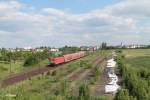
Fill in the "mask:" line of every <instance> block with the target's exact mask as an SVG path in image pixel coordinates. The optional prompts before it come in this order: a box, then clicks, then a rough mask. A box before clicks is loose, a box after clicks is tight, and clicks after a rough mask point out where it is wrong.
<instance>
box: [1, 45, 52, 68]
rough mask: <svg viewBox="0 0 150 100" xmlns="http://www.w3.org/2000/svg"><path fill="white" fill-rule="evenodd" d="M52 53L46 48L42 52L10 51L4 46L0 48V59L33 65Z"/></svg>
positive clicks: (47, 57)
mask: <svg viewBox="0 0 150 100" xmlns="http://www.w3.org/2000/svg"><path fill="white" fill-rule="evenodd" d="M52 56H53V54H52V53H51V52H49V51H48V50H46V49H45V50H44V51H43V52H23V51H15V52H10V51H8V50H6V49H4V48H2V49H1V50H0V61H1V62H3V63H16V61H23V62H24V66H30V65H34V64H36V63H38V62H40V61H41V60H45V59H49V60H50V59H51V58H52Z"/></svg>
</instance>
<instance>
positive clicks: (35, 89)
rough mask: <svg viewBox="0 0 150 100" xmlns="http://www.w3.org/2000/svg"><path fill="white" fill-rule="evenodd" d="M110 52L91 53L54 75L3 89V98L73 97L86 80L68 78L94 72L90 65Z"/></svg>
mask: <svg viewBox="0 0 150 100" xmlns="http://www.w3.org/2000/svg"><path fill="white" fill-rule="evenodd" d="M108 52H110V51H97V52H94V53H91V54H90V55H88V56H87V57H84V58H82V59H79V60H76V61H73V62H70V63H67V64H64V65H62V66H60V67H58V68H56V69H55V70H54V71H52V72H50V73H53V74H48V73H45V74H43V75H38V76H35V77H32V78H30V79H28V80H25V81H23V82H21V83H18V84H16V85H13V86H9V87H7V88H3V89H1V93H2V94H1V97H2V95H5V94H17V98H11V99H12V100H22V99H23V100H47V99H48V100H56V98H57V100H62V98H64V96H65V95H72V93H74V88H77V87H78V86H80V85H81V84H83V83H84V80H82V78H81V76H80V75H77V77H76V78H74V80H73V81H70V80H69V79H68V77H67V76H68V75H69V74H71V73H73V72H75V71H78V70H79V71H80V70H81V71H82V70H83V71H84V70H87V71H88V70H92V66H93V65H91V64H90V63H91V60H93V59H95V58H96V57H98V56H100V55H101V57H103V56H106V55H108ZM81 62H86V63H87V64H84V65H83V66H79V65H80V64H81ZM89 65H90V66H89ZM83 74H84V73H83ZM81 75H82V74H81ZM89 81H90V80H89ZM74 86H75V87H74ZM53 97H54V98H55V99H54V98H53ZM59 97H60V98H59ZM52 98H53V99H52ZM4 99H6V100H7V99H10V97H4Z"/></svg>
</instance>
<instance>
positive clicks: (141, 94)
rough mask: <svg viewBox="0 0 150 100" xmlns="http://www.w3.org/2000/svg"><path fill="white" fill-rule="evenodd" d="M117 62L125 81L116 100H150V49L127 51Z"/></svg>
mask: <svg viewBox="0 0 150 100" xmlns="http://www.w3.org/2000/svg"><path fill="white" fill-rule="evenodd" d="M122 55H124V56H122ZM117 62H118V66H119V69H120V73H121V74H122V76H123V78H124V81H123V85H122V88H123V89H122V90H121V91H119V93H118V94H117V95H116V98H117V99H116V100H121V98H127V100H150V70H149V68H150V49H125V50H123V52H122V54H121V53H120V54H118V58H117ZM123 93H124V94H123ZM118 98H119V99H118Z"/></svg>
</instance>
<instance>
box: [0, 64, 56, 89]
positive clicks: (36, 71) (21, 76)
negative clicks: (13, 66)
mask: <svg viewBox="0 0 150 100" xmlns="http://www.w3.org/2000/svg"><path fill="white" fill-rule="evenodd" d="M52 69H54V67H47V66H44V67H39V68H36V69H32V70H28V71H25V72H21V73H17V74H13V75H11V76H10V77H8V78H6V79H4V80H3V83H2V87H6V86H8V85H13V84H15V83H17V82H20V81H23V80H25V79H27V78H30V77H32V76H35V75H38V74H42V73H44V72H46V71H48V70H52Z"/></svg>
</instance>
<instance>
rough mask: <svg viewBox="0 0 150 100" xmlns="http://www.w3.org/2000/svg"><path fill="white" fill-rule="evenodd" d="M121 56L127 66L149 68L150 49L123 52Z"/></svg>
mask: <svg viewBox="0 0 150 100" xmlns="http://www.w3.org/2000/svg"><path fill="white" fill-rule="evenodd" d="M123 54H124V55H125V57H126V59H125V61H126V64H127V65H128V66H130V67H137V68H139V67H145V68H150V49H130V50H123Z"/></svg>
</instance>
